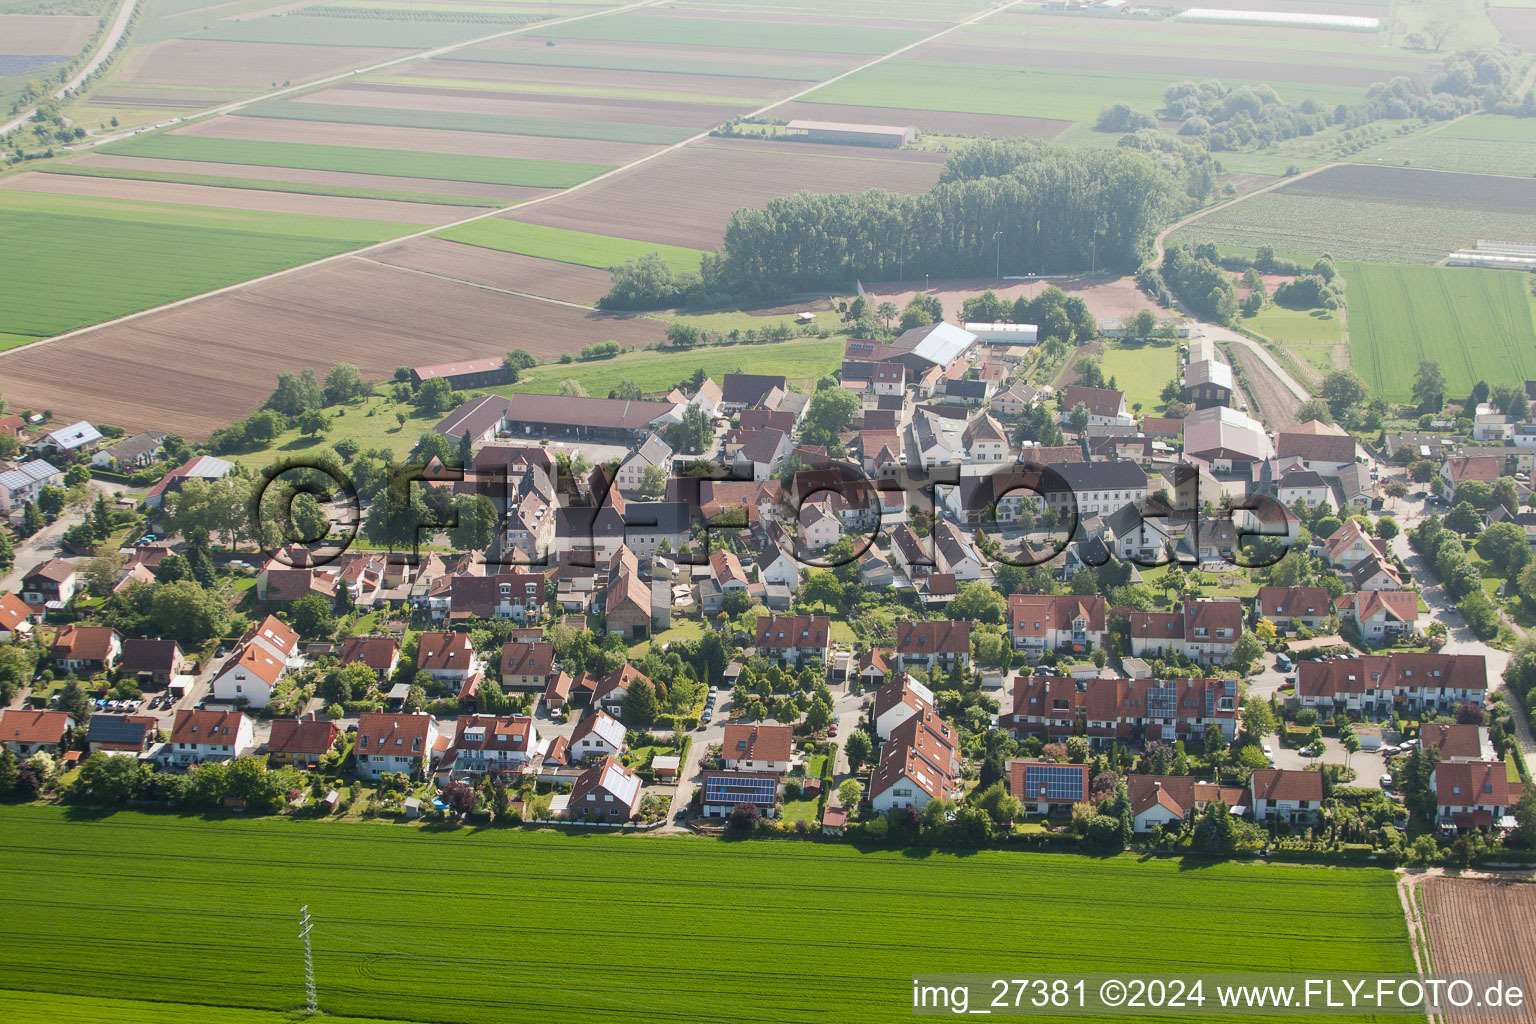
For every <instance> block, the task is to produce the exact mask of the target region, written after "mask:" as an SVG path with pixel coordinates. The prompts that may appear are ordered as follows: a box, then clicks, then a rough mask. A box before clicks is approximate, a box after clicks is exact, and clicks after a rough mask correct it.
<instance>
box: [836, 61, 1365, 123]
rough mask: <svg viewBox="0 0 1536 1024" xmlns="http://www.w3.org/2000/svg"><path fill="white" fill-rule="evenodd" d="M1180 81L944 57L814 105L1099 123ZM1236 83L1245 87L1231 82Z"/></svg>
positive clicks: (1330, 92)
mask: <svg viewBox="0 0 1536 1024" xmlns="http://www.w3.org/2000/svg"><path fill="white" fill-rule="evenodd" d="M1178 81H1180V79H1179V78H1177V77H1175V76H1171V75H1146V74H1136V73H1133V72H1116V71H1113V70H1086V69H1062V68H1034V69H1031V70H1030V71H1028V72H1027V73H1025V72H1021V71H1020V69H1019V68H1017V67H1006V66H1000V65H992V64H958V63H949V62H944V61H924V60H900V59H898V60H890V61H886V62H884V63H882V64H877V65H875V66H874V67H872V68H867V69H865V70H863V71H860V72H859V73H857V74H855V75H850V76H849V77H847V78H845V79H843V80H842V81H839V82H834V83H832V84H831V85H828V86H825V87H824V88H821V89H817V90H816V91H815V92H813V93H811V94H810V95H809V96H807V97H806V99H807V100H809V101H810V102H813V103H849V104H857V105H862V106H871V107H898V108H902V107H909V108H913V109H916V110H948V111H955V112H960V113H973V114H1012V115H1016V116H1024V117H1046V118H1053V119H1056V120H1062V121H1077V122H1079V123H1082V124H1092V123H1094V122H1095V121H1096V120H1097V119H1098V116H1099V111H1100V110H1102V109H1104V107H1106V106H1107V105H1109V104H1111V103H1128V104H1130V105H1131V106H1132V107H1135V108H1136V109H1138V110H1155V109H1157V108H1158V107H1160V106H1162V102H1163V90H1164V89H1166V88H1167V87H1168V86H1170V85H1172V84H1174V83H1175V82H1178ZM1226 84H1228V85H1237V84H1240V83H1237V82H1235V81H1229V82H1227V83H1226ZM1285 94H1286V99H1288V100H1292V101H1295V102H1300V101H1301V100H1305V99H1316V100H1319V101H1321V102H1325V103H1328V104H1330V105H1331V104H1336V103H1352V102H1355V101H1357V100H1359V98H1360V90H1358V89H1344V88H1339V87H1336V86H1321V85H1317V86H1301V85H1296V84H1293V83H1288V84H1287V85H1286V86H1285Z"/></svg>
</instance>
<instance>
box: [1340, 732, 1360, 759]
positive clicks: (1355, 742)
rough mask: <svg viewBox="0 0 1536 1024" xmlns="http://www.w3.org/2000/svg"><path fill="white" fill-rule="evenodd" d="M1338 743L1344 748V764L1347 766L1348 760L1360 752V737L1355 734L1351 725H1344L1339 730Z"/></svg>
mask: <svg viewBox="0 0 1536 1024" xmlns="http://www.w3.org/2000/svg"><path fill="white" fill-rule="evenodd" d="M1339 745H1340V746H1342V747H1343V748H1344V755H1345V757H1344V765H1345V767H1348V766H1349V762H1350V760H1351V759H1353V758H1354V756H1355V755H1356V754H1358V753H1360V737H1359V736H1357V735H1355V730H1354V728H1353V727H1350V726H1346V727H1345V728H1344V729H1342V730H1340V732H1339Z"/></svg>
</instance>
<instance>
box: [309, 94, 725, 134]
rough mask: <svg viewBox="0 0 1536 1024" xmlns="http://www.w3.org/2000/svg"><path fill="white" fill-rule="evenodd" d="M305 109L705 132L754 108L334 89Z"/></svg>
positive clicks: (314, 98) (312, 96)
mask: <svg viewBox="0 0 1536 1024" xmlns="http://www.w3.org/2000/svg"><path fill="white" fill-rule="evenodd" d="M299 102H302V103H342V104H347V105H350V106H358V107H383V108H386V109H389V110H401V109H404V110H427V111H433V112H439V113H449V114H502V115H508V116H512V117H547V118H549V119H551V120H555V121H565V120H574V121H616V122H620V123H629V124H659V125H669V126H678V127H683V128H691V129H693V130H695V131H703V130H704V129H706V128H709V127H711V126H713V125H716V124H719V123H720V122H721V121H724V120H726V119H727V118H730V117H732V116H734V115H736V114H740V113H743V112H745V111H746V110H750V109H751V108H750V107H741V106H732V105H726V104H717V103H664V102H660V101H657V100H641V99H634V100H632V99H605V100H594V99H590V98H588V97H586V96H549V95H538V94H518V93H492V92H487V91H486V90H484V89H418V88H414V87H408V86H396V85H372V84H369V83H366V82H358V83H349V84H347V85H335V86H330V87H328V88H325V89H321V90H319V91H318V92H311V93H305V94H304V95H303V96H301V97H299Z"/></svg>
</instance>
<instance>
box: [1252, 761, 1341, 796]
mask: <svg viewBox="0 0 1536 1024" xmlns="http://www.w3.org/2000/svg"><path fill="white" fill-rule="evenodd" d="M1250 787H1251V792H1252V793H1253V797H1254V799H1255V800H1311V801H1313V802H1314V803H1321V802H1322V799H1323V776H1322V773H1321V772H1308V771H1296V770H1295V769H1291V768H1260V769H1259V770H1258V771H1256V772H1254V773H1253V780H1252V782H1251V783H1250Z"/></svg>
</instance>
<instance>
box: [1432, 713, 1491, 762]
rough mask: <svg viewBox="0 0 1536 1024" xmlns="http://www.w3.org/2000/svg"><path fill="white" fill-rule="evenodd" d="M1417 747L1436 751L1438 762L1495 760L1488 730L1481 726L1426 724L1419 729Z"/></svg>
mask: <svg viewBox="0 0 1536 1024" xmlns="http://www.w3.org/2000/svg"><path fill="white" fill-rule="evenodd" d="M1419 746H1420V747H1422V748H1423V749H1425V750H1428V749H1430V748H1431V747H1433V748H1434V749H1435V750H1436V751H1438V753H1437V755H1436V759H1437V760H1438V761H1440V762H1453V763H1454V762H1460V761H1493V760H1497V757H1496V756H1495V752H1494V749H1493V743H1492V741H1491V740H1490V739H1489V737H1488V729H1487V727H1485V726H1481V725H1440V724H1438V723H1435V722H1426V723H1425V724H1424V725H1422V726H1420V727H1419Z"/></svg>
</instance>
